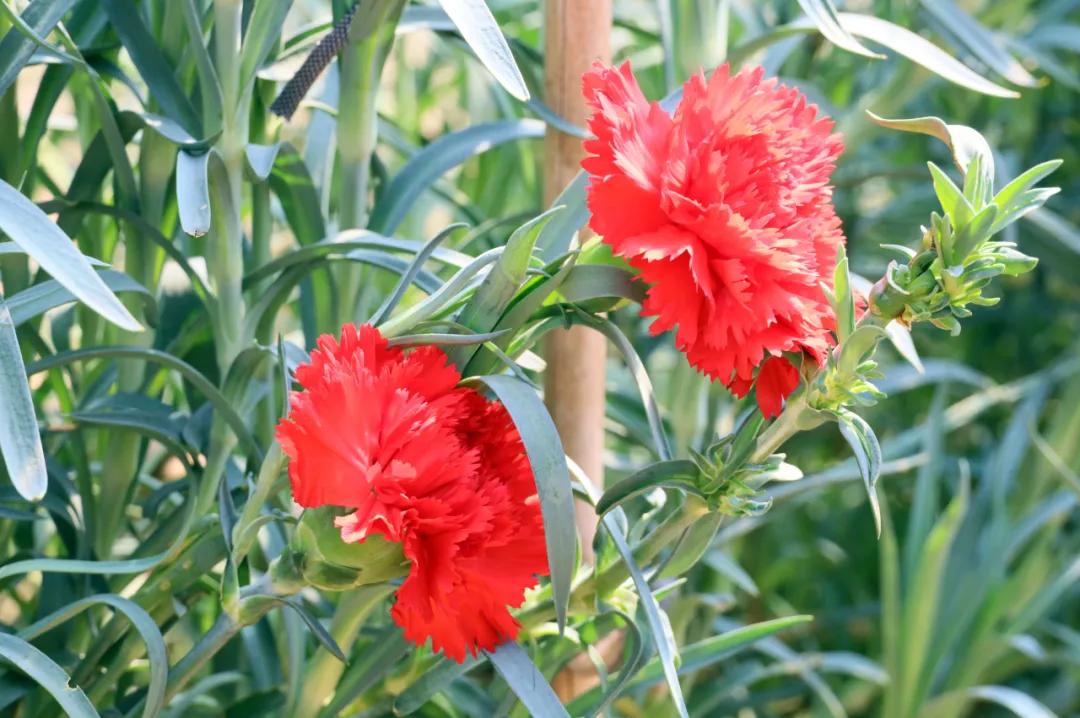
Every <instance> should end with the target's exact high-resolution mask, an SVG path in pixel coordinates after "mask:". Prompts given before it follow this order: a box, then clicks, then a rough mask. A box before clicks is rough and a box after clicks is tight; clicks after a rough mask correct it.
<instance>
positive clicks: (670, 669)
mask: <svg viewBox="0 0 1080 718" xmlns="http://www.w3.org/2000/svg"><path fill="white" fill-rule="evenodd" d="M567 463H568V466H569V467H570V468H571V470H572V472H573V473H574V475H575V477H576V478H577V479H578V482H579V483H580V484H581V487H582V489H584V491H585V492H586V493H587V494H588V497H589V500H590V501H592V503H593V504H594V505H595V504H596V502H597V501H598V500H599V499H600V497H599V496H598V493H599V492H598V490H597V488H596V487H595V485H594V484H593V483H592V480H591V479H590V478H589V477H588V476H586V475H585V474H584V472H582V471H581V469H580V467H577V465H575V464H574V463H573V462H572V461H568V462H567ZM625 523H626V515H625V513H623V511H622V509H619V508H616V509H614V510H613V511H610V512H608V513H606V514H604V516H602V517H601V519H600V524H601V525H602V526H603V527H604V530H606V531H607V532H608V535H609V536H610V537H611V542H612V543H613V544H615V550H616V551H618V553H619V556H620V557H621V558H622V561H623V563H624V564H625V565H626V570H627V571H628V572H629V574H630V579H631V580H632V581H633V582H634V588H635V589H636V590H637V593H638V599H639V600H640V604H639V610H643V611H644V613H645V618H646V620H647V622H648V624H649V632H650V633H651V634H652V641H653V644H654V645H655V646H656V650H657V653H658V654H659V659H660V666H661V671H662V673H663V676H664V678H665V679H666V680H667V686H668V690H669V691H670V692H671V700H672V702H673V703H674V704H675V709H676V710H677V711H678V714H679V716H680V717H681V718H688V715H687V712H686V699H684V698H683V694H682V687H681V686H680V685H679V675H678V669H677V667H676V666H677V664H678V657H677V653H678V646H677V645H676V643H675V637H674V635H672V632H671V623H670V622H669V621H668V618H667V615H666V614H665V613H664V612H663V610H662V609H661V608H660V604H659V603H657V601H656V596H655V595H653V592H652V587H650V586H649V582H648V580H646V578H645V574H643V573H642V572H641V567H640V566H638V565H637V561H636V560H635V559H634V551H633V549H631V548H630V544H629V543H627V540H626V535H625V534H624V533H623V530H622V525H624V524H625Z"/></svg>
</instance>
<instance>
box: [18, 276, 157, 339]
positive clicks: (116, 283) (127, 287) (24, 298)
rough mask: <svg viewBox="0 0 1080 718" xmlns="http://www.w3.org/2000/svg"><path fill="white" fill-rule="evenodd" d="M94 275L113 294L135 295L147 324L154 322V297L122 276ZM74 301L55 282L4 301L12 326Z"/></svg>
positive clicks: (70, 294) (30, 288)
mask: <svg viewBox="0 0 1080 718" xmlns="http://www.w3.org/2000/svg"><path fill="white" fill-rule="evenodd" d="M98 275H99V276H100V277H101V279H102V281H103V282H105V286H107V287H108V288H109V289H111V290H112V291H113V292H116V293H117V294H124V293H134V294H138V295H139V297H140V298H141V299H142V301H143V305H144V312H145V313H146V316H147V317H148V319H149V320H150V323H151V324H153V323H154V322H155V317H156V315H157V302H155V301H154V295H152V294H151V293H150V291H149V290H148V289H147V288H146V287H144V286H143V285H141V284H139V283H138V282H136V281H135V280H134V279H132V278H131V277H129V276H128V275H126V274H124V273H123V272H117V271H114V270H112V269H105V270H103V271H101V272H99V273H98ZM74 301H77V299H76V297H75V295H74V294H72V293H71V292H70V291H68V290H67V289H66V288H64V286H63V285H62V284H60V282H58V281H56V280H55V279H48V280H46V281H44V282H38V283H37V284H35V285H33V286H31V287H29V288H28V289H24V290H22V291H21V292H19V293H18V294H15V295H13V296H12V297H10V298H9V299H8V302H7V305H8V310H9V311H10V312H11V319H12V321H13V322H14V323H15V326H19V325H21V324H23V323H24V322H26V321H29V320H30V319H33V318H34V317H36V316H38V315H39V314H44V313H45V312H47V311H49V310H50V309H55V308H56V307H61V306H63V305H65V304H69V303H71V302H74Z"/></svg>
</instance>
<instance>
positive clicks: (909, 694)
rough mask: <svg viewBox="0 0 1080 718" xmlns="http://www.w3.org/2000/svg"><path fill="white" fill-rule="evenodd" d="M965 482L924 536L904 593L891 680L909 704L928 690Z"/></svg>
mask: <svg viewBox="0 0 1080 718" xmlns="http://www.w3.org/2000/svg"><path fill="white" fill-rule="evenodd" d="M968 491H969V489H968V482H967V481H966V480H962V481H961V482H960V489H959V491H958V492H957V494H956V495H955V496H954V497H953V499H952V501H950V502H949V506H948V508H946V509H945V513H944V514H942V516H941V518H939V519H938V520H937V523H935V524H934V527H933V528H932V529H931V530H930V533H929V534H927V537H926V541H925V543H924V544H923V548H922V552H921V554H920V556H919V560H918V563H917V564H916V567H915V572H914V574H913V575H912V577H911V581H910V583H909V584H908V586H907V590H906V591H905V594H904V609H903V617H902V620H901V623H900V626H899V631H900V633H899V635H900V646H899V667H900V673H899V675H894V676H893V680H894V681H896V682H897V683H898V687H897V690H899V691H902V695H903V696H905V697H906V698H907V702H908V703H909V704H911V705H919V704H920V703H921V702H922V701H923V700H924V699H925V696H926V694H927V692H928V691H929V681H930V678H931V673H932V669H933V664H932V663H931V662H929V660H928V659H929V657H930V656H931V655H932V654H933V651H934V650H935V646H934V642H935V638H936V637H937V636H938V632H937V630H936V627H935V626H936V622H937V620H938V613H939V611H940V608H941V604H942V602H943V600H944V598H945V597H944V595H943V590H945V588H946V587H945V581H946V580H947V578H946V575H945V568H946V565H947V563H948V560H949V553H950V550H951V548H952V544H953V541H954V539H955V538H956V534H957V532H958V531H959V529H960V524H961V522H962V521H963V520H964V516H965V514H966V513H967V505H968Z"/></svg>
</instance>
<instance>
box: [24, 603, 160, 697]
mask: <svg viewBox="0 0 1080 718" xmlns="http://www.w3.org/2000/svg"><path fill="white" fill-rule="evenodd" d="M99 604H104V605H106V606H109V607H110V608H112V609H114V610H116V611H118V612H120V613H122V614H124V616H125V617H126V618H127V619H128V620H129V621H131V625H133V626H134V627H135V630H136V631H138V632H139V635H140V636H142V639H143V642H144V643H146V656H147V659H148V660H149V663H150V683H149V685H148V686H147V688H146V703H145V706H144V707H143V712H142V715H143V718H152V717H153V716H156V715H158V714H159V713H160V711H161V708H162V706H163V705H164V703H165V686H166V684H167V683H168V680H169V655H168V652H167V651H166V649H165V639H164V638H163V637H162V635H161V631H160V630H159V629H158V626H157V624H156V623H155V622H154V619H153V618H151V617H150V614H149V613H147V612H146V609H144V608H143V607H142V606H140V605H139V604H137V603H135V602H134V601H131V600H129V599H126V598H122V597H120V596H117V595H115V594H111V593H103V594H99V595H96V596H87V597H86V598H82V599H79V600H78V601H75V602H73V603H70V604H68V605H67V606H64V607H63V608H61V609H60V610H59V611H56V612H55V613H52V614H50V615H48V616H46V617H45V618H42V619H41V620H39V621H35V622H34V623H33V624H31V625H29V626H27V627H26V628H24V629H23V630H22V631H20V632H19V636H20V637H21V638H24V639H26V640H33V638H34V637H36V636H39V635H41V634H42V633H45V632H46V631H48V630H50V629H52V628H55V627H56V626H58V625H60V624H61V623H64V622H65V621H67V620H68V619H69V618H71V617H72V616H75V615H77V614H79V613H81V612H82V611H84V610H86V609H88V608H90V607H92V606H96V605H99Z"/></svg>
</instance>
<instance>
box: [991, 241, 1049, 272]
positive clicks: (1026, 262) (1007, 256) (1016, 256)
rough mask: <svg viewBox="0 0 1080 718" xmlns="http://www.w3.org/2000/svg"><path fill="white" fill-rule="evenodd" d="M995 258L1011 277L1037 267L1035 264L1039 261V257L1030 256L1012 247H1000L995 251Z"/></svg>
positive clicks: (1003, 270)
mask: <svg viewBox="0 0 1080 718" xmlns="http://www.w3.org/2000/svg"><path fill="white" fill-rule="evenodd" d="M994 259H996V260H997V263H998V264H1000V265H1001V266H1002V268H1003V269H1002V272H1003V273H1004V274H1007V275H1009V276H1010V277H1017V276H1019V275H1021V274H1026V273H1027V272H1030V271H1031V270H1032V269H1035V265H1036V264H1038V263H1039V260H1038V259H1037V258H1035V257H1029V256H1028V255H1026V254H1024V253H1023V252H1020V251H1017V250H1015V249H1013V248H1012V247H999V248H998V249H997V251H996V252H994Z"/></svg>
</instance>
